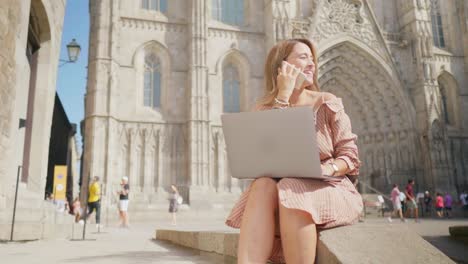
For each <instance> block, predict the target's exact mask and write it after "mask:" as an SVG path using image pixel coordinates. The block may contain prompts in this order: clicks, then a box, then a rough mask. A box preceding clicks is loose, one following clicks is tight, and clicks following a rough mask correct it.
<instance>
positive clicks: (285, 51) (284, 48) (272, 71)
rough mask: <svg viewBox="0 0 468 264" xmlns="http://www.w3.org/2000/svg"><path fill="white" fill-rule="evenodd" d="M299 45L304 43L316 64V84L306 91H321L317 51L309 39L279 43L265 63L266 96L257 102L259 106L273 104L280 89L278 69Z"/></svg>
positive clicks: (272, 49) (308, 87)
mask: <svg viewBox="0 0 468 264" xmlns="http://www.w3.org/2000/svg"><path fill="white" fill-rule="evenodd" d="M298 43H304V44H306V45H307V46H308V47H309V48H310V51H311V52H312V57H313V61H314V64H315V72H314V83H313V84H312V85H310V86H307V87H306V88H305V89H308V90H311V91H320V88H319V86H318V83H317V78H318V70H317V69H318V65H317V51H316V49H315V46H314V45H313V44H312V42H311V41H310V40H308V39H288V40H284V41H281V42H279V43H278V44H276V45H275V46H274V47H273V48H271V50H270V52H269V53H268V56H267V59H266V62H265V72H264V75H265V78H264V79H265V90H264V95H263V97H262V98H260V99H259V100H258V101H257V106H269V105H272V104H273V101H274V98H275V97H276V96H277V95H278V87H277V84H276V77H277V75H278V68H280V67H281V63H282V61H284V60H286V59H287V58H288V56H289V54H291V52H292V50H293V48H294V46H295V45H296V44H298Z"/></svg>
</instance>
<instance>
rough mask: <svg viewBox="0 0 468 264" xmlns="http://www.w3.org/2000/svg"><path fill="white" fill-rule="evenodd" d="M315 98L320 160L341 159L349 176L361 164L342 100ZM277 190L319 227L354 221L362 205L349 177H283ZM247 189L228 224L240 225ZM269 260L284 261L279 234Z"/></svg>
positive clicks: (281, 198) (288, 204)
mask: <svg viewBox="0 0 468 264" xmlns="http://www.w3.org/2000/svg"><path fill="white" fill-rule="evenodd" d="M318 100H320V101H319V102H318V103H317V105H318V107H317V110H316V129H317V142H318V143H319V149H320V159H321V161H322V163H324V162H327V161H331V160H333V159H342V160H344V161H345V162H346V164H347V165H348V167H349V168H350V171H349V172H348V175H353V176H357V175H358V174H359V166H360V161H359V158H358V149H357V146H356V143H355V141H356V138H357V136H356V135H355V134H353V133H352V132H351V122H350V120H349V117H348V115H347V114H346V113H345V112H344V107H343V103H342V101H341V99H340V98H336V97H334V96H332V97H330V96H323V95H322V96H321V98H319V99H318ZM278 190H279V193H278V194H279V201H280V203H281V204H282V205H283V206H285V207H287V208H294V209H298V210H303V211H305V212H307V213H309V214H310V216H311V217H312V220H313V221H314V223H315V224H316V225H317V228H321V229H325V228H331V227H336V226H343V225H350V224H353V223H355V222H356V221H357V220H358V218H359V214H360V213H361V211H362V207H363V205H362V198H361V195H360V194H359V193H358V192H357V190H356V188H355V187H354V185H353V184H352V183H351V181H350V180H349V179H348V177H343V179H342V180H341V181H339V182H336V181H335V182H331V181H330V182H326V181H321V180H311V179H301V178H283V179H281V180H280V181H279V182H278ZM249 192H250V186H249V187H248V188H247V190H246V191H245V192H244V193H242V195H241V197H240V199H239V201H238V202H237V203H236V205H235V206H234V208H233V209H232V211H231V213H230V215H229V216H228V218H227V220H226V224H227V225H228V226H230V227H233V228H240V226H241V222H242V215H243V213H244V209H245V206H246V203H247V200H248V197H249ZM270 260H271V261H273V262H275V263H276V262H279V263H282V262H284V258H283V253H282V248H281V237H280V236H279V235H277V236H276V237H275V241H274V246H273V251H272V255H271V258H270Z"/></svg>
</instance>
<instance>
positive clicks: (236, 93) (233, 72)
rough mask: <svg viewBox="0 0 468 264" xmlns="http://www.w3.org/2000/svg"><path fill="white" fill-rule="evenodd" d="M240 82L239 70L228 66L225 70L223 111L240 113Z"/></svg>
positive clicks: (230, 65)
mask: <svg viewBox="0 0 468 264" xmlns="http://www.w3.org/2000/svg"><path fill="white" fill-rule="evenodd" d="M239 98H240V81H239V72H238V71H237V68H236V67H235V66H234V65H232V64H228V65H226V66H225V67H224V69H223V111H224V112H225V113H238V112H240V99H239Z"/></svg>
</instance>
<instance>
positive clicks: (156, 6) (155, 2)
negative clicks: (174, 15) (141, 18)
mask: <svg viewBox="0 0 468 264" xmlns="http://www.w3.org/2000/svg"><path fill="white" fill-rule="evenodd" d="M141 8H143V9H148V10H154V11H159V12H161V13H166V12H167V0H141Z"/></svg>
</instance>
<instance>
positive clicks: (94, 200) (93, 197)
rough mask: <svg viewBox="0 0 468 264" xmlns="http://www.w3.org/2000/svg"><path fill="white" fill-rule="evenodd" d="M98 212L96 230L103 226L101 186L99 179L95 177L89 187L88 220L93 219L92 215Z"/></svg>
mask: <svg viewBox="0 0 468 264" xmlns="http://www.w3.org/2000/svg"><path fill="white" fill-rule="evenodd" d="M94 211H96V228H97V229H99V228H100V227H102V226H101V186H100V184H99V177H98V176H94V178H93V181H92V183H91V185H90V186H89V197H88V212H87V213H88V216H87V218H86V219H87V220H89V218H90V217H91V214H93V212H94Z"/></svg>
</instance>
